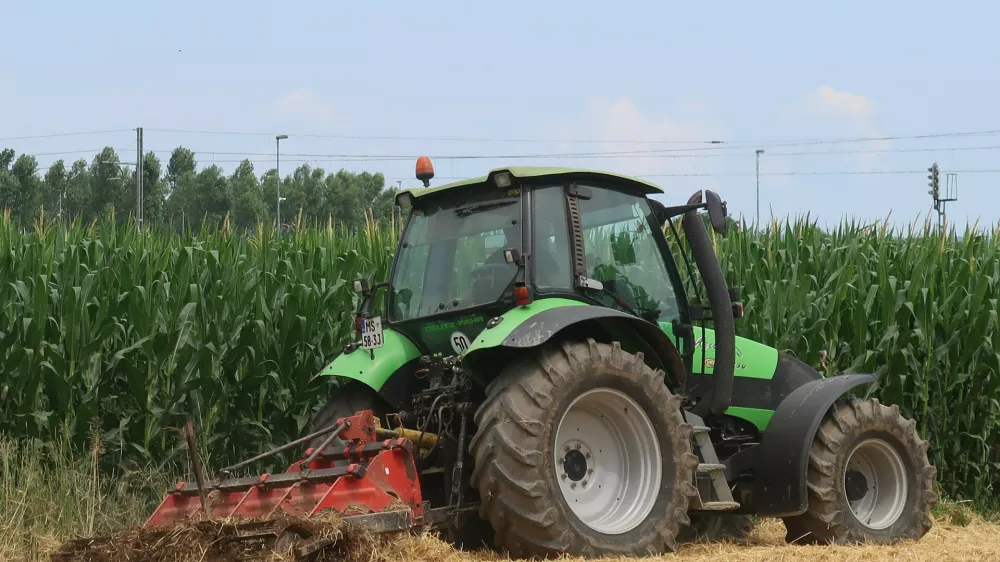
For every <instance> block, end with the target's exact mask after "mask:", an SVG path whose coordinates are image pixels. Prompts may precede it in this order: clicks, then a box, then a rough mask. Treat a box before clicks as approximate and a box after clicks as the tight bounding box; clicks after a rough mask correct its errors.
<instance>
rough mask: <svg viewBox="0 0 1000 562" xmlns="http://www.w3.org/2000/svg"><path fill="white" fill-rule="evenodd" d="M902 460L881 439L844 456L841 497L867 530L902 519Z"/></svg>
mask: <svg viewBox="0 0 1000 562" xmlns="http://www.w3.org/2000/svg"><path fill="white" fill-rule="evenodd" d="M907 480H908V479H907V474H906V465H905V464H904V463H903V458H902V457H901V456H900V455H899V453H898V452H897V451H896V449H895V448H894V447H893V446H892V445H890V444H889V443H887V442H885V441H883V440H881V439H867V440H865V441H863V442H861V443H859V444H858V445H857V446H856V447H855V448H854V450H853V451H851V453H850V455H848V457H847V470H846V471H845V472H844V495H845V496H846V498H847V501H848V503H849V504H850V507H851V512H852V513H853V514H854V517H855V518H856V519H857V520H858V522H860V523H861V524H862V525H864V526H866V527H868V528H869V529H874V530H879V529H886V528H888V527H890V526H891V525H893V524H895V523H896V521H897V520H898V519H899V518H900V517H901V516H902V514H903V510H904V508H905V506H906V499H907Z"/></svg>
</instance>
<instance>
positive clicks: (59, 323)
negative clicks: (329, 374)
mask: <svg viewBox="0 0 1000 562" xmlns="http://www.w3.org/2000/svg"><path fill="white" fill-rule="evenodd" d="M398 230H399V229H398V225H396V224H392V225H383V226H379V225H376V224H375V223H374V222H372V221H367V222H366V223H365V224H364V225H363V227H362V228H360V230H359V231H358V232H355V233H347V232H346V230H343V229H340V228H334V227H333V226H332V225H327V226H326V227H325V228H323V227H321V226H317V227H310V228H304V227H303V228H300V230H299V231H297V232H295V233H293V234H289V235H285V234H283V235H282V237H281V238H278V237H277V236H276V234H275V233H274V232H271V231H268V230H267V229H265V228H259V229H258V230H257V231H256V232H254V233H250V234H249V235H245V236H244V235H236V234H234V233H230V232H227V230H226V229H225V228H223V229H221V230H216V231H209V230H207V229H205V230H201V231H199V234H197V235H193V234H191V233H190V232H187V233H183V234H181V233H175V232H170V231H166V230H163V231H158V230H155V229H150V228H148V227H144V228H138V227H136V226H135V225H132V224H125V225H122V226H116V225H115V223H114V222H111V221H110V220H109V221H106V222H102V223H94V224H90V225H84V224H81V223H75V224H67V225H61V226H51V227H42V226H36V227H35V229H34V230H33V231H30V232H26V233H22V232H20V231H19V230H18V229H17V227H16V226H15V225H14V224H13V222H12V221H10V220H7V219H6V218H5V219H4V220H2V221H0V300H2V302H3V303H4V307H3V312H2V314H0V345H2V347H0V350H2V351H0V361H2V363H0V392H2V396H0V430H2V432H3V433H4V434H7V435H13V436H17V437H23V438H28V439H31V440H37V441H39V442H43V443H44V442H49V441H62V440H65V439H68V440H69V441H70V442H71V443H73V444H75V445H76V446H78V447H79V448H80V449H82V450H86V449H87V448H88V447H89V446H90V444H91V439H93V438H94V437H95V434H94V433H93V431H94V430H95V429H96V430H97V431H98V433H97V434H96V437H97V438H99V439H100V440H101V441H102V443H103V446H104V455H105V457H106V458H108V459H110V460H109V461H108V462H120V461H123V460H131V461H138V462H147V463H157V464H160V465H164V464H170V463H180V462H183V446H182V445H181V441H182V439H183V438H182V433H181V432H180V431H179V429H180V428H181V427H182V426H183V420H184V416H186V415H190V416H191V417H192V419H193V421H194V423H195V426H196V427H197V428H198V432H199V436H200V439H201V442H202V447H203V449H204V453H203V454H206V455H207V457H208V458H206V459H205V460H206V462H207V463H209V465H210V466H214V467H220V466H222V463H226V462H229V461H233V460H237V459H242V458H245V457H246V456H247V454H248V453H255V452H259V451H262V450H264V449H265V448H268V447H269V446H272V445H276V444H281V443H284V442H285V441H287V440H289V439H291V438H294V437H298V436H300V435H302V433H303V430H304V429H305V426H306V424H307V423H308V420H309V418H310V417H311V414H312V411H313V409H314V408H315V407H316V406H317V405H318V404H319V403H320V402H321V401H323V400H324V399H325V397H326V396H327V395H328V393H329V392H330V390H331V386H330V384H331V383H330V382H329V381H326V380H322V379H321V378H318V377H315V375H316V374H317V373H318V372H319V371H320V370H321V369H322V368H323V366H324V365H325V364H326V363H327V362H328V361H330V360H331V359H332V358H333V357H334V356H335V355H336V353H337V352H338V351H339V350H340V349H341V348H342V347H343V346H344V345H345V344H346V343H347V342H348V341H350V339H351V337H352V335H353V324H352V315H353V311H354V309H355V307H356V304H357V301H356V296H355V295H354V294H353V293H352V291H351V283H350V281H351V280H352V279H354V278H357V277H362V276H364V277H368V278H372V279H375V280H383V279H385V278H386V276H387V273H388V269H389V266H390V264H391V259H392V253H393V251H394V244H395V241H396V237H397V235H398ZM998 235H1000V232H996V231H993V232H983V231H978V230H971V229H970V230H968V231H966V232H965V233H964V234H963V236H962V237H961V238H959V237H958V236H956V235H955V234H954V233H952V234H950V235H948V236H942V235H939V234H937V232H936V230H933V229H931V228H930V227H929V226H927V225H924V227H923V228H920V229H918V228H915V227H914V228H911V229H909V231H907V232H891V231H889V230H888V229H887V228H886V227H885V225H884V224H877V225H860V224H854V223H844V224H842V225H841V226H839V227H838V228H836V229H834V230H832V231H826V232H825V231H823V230H821V229H820V228H819V227H818V226H817V225H815V224H814V223H811V222H809V221H808V219H800V220H797V221H794V222H787V223H785V224H778V223H774V224H772V225H771V226H770V228H769V229H768V230H766V231H763V232H757V233H752V232H747V231H746V230H744V229H740V230H739V231H735V232H731V233H730V235H729V236H728V237H727V238H725V239H722V238H717V239H716V241H715V242H716V244H717V250H718V253H719V255H720V259H721V261H722V265H723V268H724V271H725V272H726V275H727V277H728V279H729V280H730V283H731V284H733V285H738V286H740V287H741V288H742V290H743V302H744V304H745V306H746V316H745V317H744V318H743V319H741V320H739V321H738V322H737V329H738V332H739V334H740V335H742V336H746V337H750V338H754V339H757V340H759V341H762V342H764V343H766V344H769V345H773V346H776V347H778V348H779V349H782V350H786V351H789V352H791V353H793V354H794V355H796V356H798V357H800V358H802V359H803V360H805V361H806V362H807V363H809V364H811V365H814V366H816V367H817V368H820V369H821V370H823V371H824V372H826V373H828V374H833V373H836V372H841V371H853V372H869V373H874V374H876V375H878V377H879V382H878V384H877V385H876V386H875V387H874V388H873V389H872V390H873V393H874V395H875V396H878V397H879V398H880V399H882V400H883V401H885V402H891V403H896V404H899V405H900V407H901V409H902V410H903V412H904V413H905V414H907V415H910V416H913V417H915V418H916V419H917V420H918V423H919V429H920V431H921V433H923V434H924V436H925V437H928V438H929V439H930V440H931V442H932V449H931V455H932V457H933V462H934V463H935V464H936V465H937V466H938V468H939V479H940V481H941V483H942V486H943V488H944V491H945V492H946V493H948V494H949V495H951V496H953V497H965V498H975V497H979V498H982V497H994V498H995V497H996V496H997V488H998V484H1000V445H998V443H1000V402H998V399H1000V395H998V390H1000V353H998V349H1000V333H998V330H997V283H998V282H1000V247H998V244H1000V237H998ZM278 464H279V465H280V463H278Z"/></svg>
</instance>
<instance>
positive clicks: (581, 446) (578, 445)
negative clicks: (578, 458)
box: [576, 443, 583, 451]
mask: <svg viewBox="0 0 1000 562" xmlns="http://www.w3.org/2000/svg"><path fill="white" fill-rule="evenodd" d="M582 448H583V445H580V444H579V443H577V444H576V450H577V451H579V450H580V449H582Z"/></svg>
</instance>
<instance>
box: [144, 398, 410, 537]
mask: <svg viewBox="0 0 1000 562" xmlns="http://www.w3.org/2000/svg"><path fill="white" fill-rule="evenodd" d="M337 425H338V426H340V427H338V430H334V431H333V432H332V433H331V435H336V436H338V437H340V439H341V440H343V441H344V442H345V443H346V446H345V447H343V448H340V447H338V448H337V450H331V449H332V447H328V448H327V450H325V451H323V452H322V453H321V454H317V451H314V450H313V449H309V450H307V451H306V457H305V458H303V459H302V460H299V461H297V462H295V463H292V465H291V466H290V467H289V468H288V470H287V471H285V472H283V473H280V474H263V475H261V476H259V477H245V478H221V479H216V480H213V481H210V482H207V483H205V485H204V487H203V488H202V489H201V490H199V486H198V485H197V484H196V483H195V484H189V483H184V482H181V483H179V484H177V487H176V488H175V489H174V490H172V491H170V492H168V493H167V496H166V497H165V498H164V499H163V501H162V502H161V503H160V505H159V507H158V508H157V509H156V511H154V512H153V514H152V515H151V516H150V517H149V519H148V520H147V521H146V523H145V526H146V527H157V526H171V525H176V524H178V523H181V522H184V521H190V520H192V519H203V518H205V515H206V513H205V509H204V508H203V507H202V493H204V495H205V500H206V501H205V504H206V505H207V509H208V516H209V518H211V519H216V520H219V519H228V518H230V517H233V518H270V517H273V516H276V515H282V514H283V515H288V516H292V517H307V518H309V517H314V516H316V515H319V514H323V513H326V512H327V511H328V510H333V511H335V512H336V513H338V514H340V515H341V517H342V518H343V521H344V523H345V524H347V525H350V524H351V523H358V524H361V523H362V520H363V521H364V523H363V524H364V526H365V527H366V528H373V527H374V529H375V530H386V531H391V530H404V529H408V528H412V527H418V526H421V525H423V524H424V509H423V500H422V498H421V495H420V482H419V480H418V478H417V469H416V465H415V464H414V460H413V444H412V442H411V441H409V440H407V439H403V438H395V439H385V440H379V439H378V437H377V436H376V426H375V418H374V416H373V414H372V412H371V411H370V410H366V411H363V412H359V413H357V414H355V415H353V416H350V417H346V418H342V419H340V420H338V421H337ZM331 439H332V437H331ZM331 439H328V440H327V441H328V442H329V441H330V440H331ZM251 460H253V459H251ZM241 464H243V463H241ZM237 466H239V465H237ZM352 519H358V521H352Z"/></svg>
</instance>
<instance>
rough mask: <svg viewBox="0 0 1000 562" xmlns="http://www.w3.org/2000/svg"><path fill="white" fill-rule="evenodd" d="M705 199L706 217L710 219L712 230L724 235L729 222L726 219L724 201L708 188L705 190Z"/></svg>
mask: <svg viewBox="0 0 1000 562" xmlns="http://www.w3.org/2000/svg"><path fill="white" fill-rule="evenodd" d="M705 200H706V203H707V204H708V218H709V220H711V221H712V230H714V231H716V232H718V233H719V234H721V235H722V236H725V235H726V231H727V230H728V226H729V223H728V222H727V221H726V219H727V218H728V212H727V210H726V203H725V202H724V201H722V199H719V195H718V194H717V193H716V192H714V191H712V190H710V189H706V190H705Z"/></svg>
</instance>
